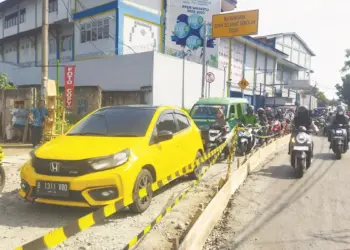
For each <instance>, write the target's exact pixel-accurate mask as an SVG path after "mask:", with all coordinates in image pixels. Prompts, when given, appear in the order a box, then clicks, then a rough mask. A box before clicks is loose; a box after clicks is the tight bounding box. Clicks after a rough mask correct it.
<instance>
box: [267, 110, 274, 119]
mask: <svg viewBox="0 0 350 250" xmlns="http://www.w3.org/2000/svg"><path fill="white" fill-rule="evenodd" d="M265 114H266V117H267V120H268V121H272V120H273V118H274V115H273V113H272V109H271V108H270V107H266V109H265Z"/></svg>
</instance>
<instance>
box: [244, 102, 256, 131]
mask: <svg viewBox="0 0 350 250" xmlns="http://www.w3.org/2000/svg"><path fill="white" fill-rule="evenodd" d="M242 123H243V124H244V125H249V124H250V125H252V126H253V127H254V126H257V125H258V124H259V120H258V116H257V115H256V114H254V107H253V106H251V105H249V106H248V108H247V114H246V115H243V117H242Z"/></svg>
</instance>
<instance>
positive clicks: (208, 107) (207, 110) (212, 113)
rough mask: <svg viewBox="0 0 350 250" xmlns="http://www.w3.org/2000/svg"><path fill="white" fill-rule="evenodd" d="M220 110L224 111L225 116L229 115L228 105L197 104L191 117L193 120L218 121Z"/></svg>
mask: <svg viewBox="0 0 350 250" xmlns="http://www.w3.org/2000/svg"><path fill="white" fill-rule="evenodd" d="M218 109H222V110H223V111H224V114H225V116H226V115H227V109H228V105H219V104H218V105H216V104H196V105H194V106H193V108H192V110H191V117H192V118H193V119H216V113H217V112H218Z"/></svg>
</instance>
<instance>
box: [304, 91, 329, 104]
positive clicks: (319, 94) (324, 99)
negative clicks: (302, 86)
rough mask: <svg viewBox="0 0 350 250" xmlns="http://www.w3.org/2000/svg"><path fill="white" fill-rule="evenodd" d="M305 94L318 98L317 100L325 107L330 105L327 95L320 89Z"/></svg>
mask: <svg viewBox="0 0 350 250" xmlns="http://www.w3.org/2000/svg"><path fill="white" fill-rule="evenodd" d="M304 94H305V95H312V96H314V97H316V98H317V100H318V101H319V102H321V103H322V104H323V106H328V105H329V100H328V98H327V97H326V95H325V93H324V92H323V91H320V89H319V88H317V87H313V88H312V89H311V90H308V91H304Z"/></svg>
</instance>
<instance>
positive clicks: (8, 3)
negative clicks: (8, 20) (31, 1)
mask: <svg viewBox="0 0 350 250" xmlns="http://www.w3.org/2000/svg"><path fill="white" fill-rule="evenodd" d="M22 1H23V0H5V1H3V2H1V3H0V12H1V9H2V8H8V7H11V6H13V5H15V4H18V3H20V2H22Z"/></svg>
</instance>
